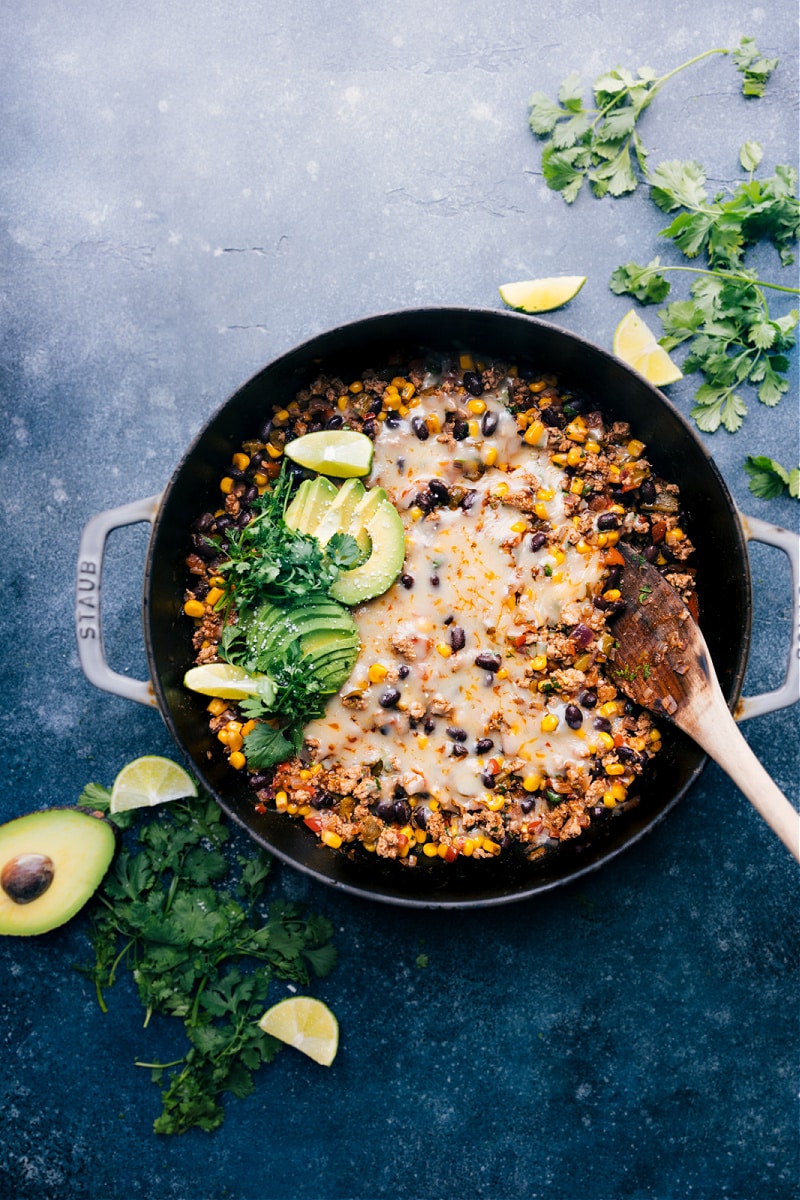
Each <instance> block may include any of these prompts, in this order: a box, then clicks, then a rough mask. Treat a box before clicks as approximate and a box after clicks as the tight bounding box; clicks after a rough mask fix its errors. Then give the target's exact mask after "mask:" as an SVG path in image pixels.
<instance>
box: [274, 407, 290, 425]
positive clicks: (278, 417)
mask: <svg viewBox="0 0 800 1200" xmlns="http://www.w3.org/2000/svg"><path fill="white" fill-rule="evenodd" d="M274 420H275V421H277V422H278V423H279V424H281V425H283V424H285V423H286V422H287V421H288V420H289V410H288V409H287V408H279V409H278V411H277V412H276V413H275V417H274Z"/></svg>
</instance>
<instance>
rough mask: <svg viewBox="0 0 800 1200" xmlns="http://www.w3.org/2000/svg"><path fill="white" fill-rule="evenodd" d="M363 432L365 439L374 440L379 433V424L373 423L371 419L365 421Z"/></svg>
mask: <svg viewBox="0 0 800 1200" xmlns="http://www.w3.org/2000/svg"><path fill="white" fill-rule="evenodd" d="M361 432H362V433H363V434H364V437H368V438H374V437H375V435H376V433H377V432H378V425H377V422H376V421H373V420H372V418H371V417H370V418H369V420H367V421H365V422H364V424H363V425H362V426H361Z"/></svg>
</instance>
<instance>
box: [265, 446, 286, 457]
mask: <svg viewBox="0 0 800 1200" xmlns="http://www.w3.org/2000/svg"><path fill="white" fill-rule="evenodd" d="M267 454H268V455H269V456H270V458H280V456H281V455H282V454H283V451H282V450H281V448H280V446H273V444H272V442H267Z"/></svg>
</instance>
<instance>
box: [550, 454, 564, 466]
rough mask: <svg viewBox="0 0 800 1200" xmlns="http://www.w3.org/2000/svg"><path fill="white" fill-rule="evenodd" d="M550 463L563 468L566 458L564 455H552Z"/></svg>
mask: <svg viewBox="0 0 800 1200" xmlns="http://www.w3.org/2000/svg"><path fill="white" fill-rule="evenodd" d="M552 462H553V464H554V465H555V466H557V467H565V466H566V465H567V456H566V454H554V455H553V458H552Z"/></svg>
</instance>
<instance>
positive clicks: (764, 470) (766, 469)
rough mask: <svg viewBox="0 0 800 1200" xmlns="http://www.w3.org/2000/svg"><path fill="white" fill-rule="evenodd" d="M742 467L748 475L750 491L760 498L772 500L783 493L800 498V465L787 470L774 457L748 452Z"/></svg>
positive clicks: (796, 498)
mask: <svg viewBox="0 0 800 1200" xmlns="http://www.w3.org/2000/svg"><path fill="white" fill-rule="evenodd" d="M744 469H745V471H746V472H747V474H748V475H749V476H750V483H749V485H748V486H749V488H750V491H751V492H752V493H753V495H754V496H758V498H759V499H760V500H773V499H774V498H775V497H776V496H782V495H784V494H785V493H788V494H789V495H790V496H792V497H794V499H795V500H800V467H794V468H793V469H792V470H791V471H787V470H786V469H785V467H782V466H781V464H780V463H779V462H776V461H775V459H774V458H768V457H767V456H766V455H764V454H758V455H752V454H749V455H748V456H747V458H746V459H745V463H744Z"/></svg>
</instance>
